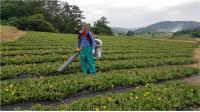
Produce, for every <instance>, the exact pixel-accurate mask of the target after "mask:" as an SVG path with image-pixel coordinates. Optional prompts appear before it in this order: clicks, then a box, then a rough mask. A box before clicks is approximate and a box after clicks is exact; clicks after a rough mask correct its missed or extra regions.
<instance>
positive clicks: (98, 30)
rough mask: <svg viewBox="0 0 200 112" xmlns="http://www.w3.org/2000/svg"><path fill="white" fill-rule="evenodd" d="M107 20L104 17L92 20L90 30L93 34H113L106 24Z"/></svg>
mask: <svg viewBox="0 0 200 112" xmlns="http://www.w3.org/2000/svg"><path fill="white" fill-rule="evenodd" d="M108 23H109V22H108V21H107V18H106V17H101V18H100V19H99V20H97V21H96V22H94V27H92V31H93V32H94V33H95V34H102V35H113V33H112V30H111V28H110V27H109V26H107V24H108Z"/></svg>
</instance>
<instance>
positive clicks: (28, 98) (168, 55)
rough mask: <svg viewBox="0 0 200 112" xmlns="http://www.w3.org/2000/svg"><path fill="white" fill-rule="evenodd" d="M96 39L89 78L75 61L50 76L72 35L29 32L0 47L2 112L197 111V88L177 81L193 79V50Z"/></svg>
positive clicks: (68, 50) (68, 51) (71, 46)
mask: <svg viewBox="0 0 200 112" xmlns="http://www.w3.org/2000/svg"><path fill="white" fill-rule="evenodd" d="M98 38H99V39H101V40H102V41H103V47H102V57H101V58H100V59H98V60H95V63H96V70H97V74H96V76H95V77H91V76H89V75H88V76H87V77H83V76H82V74H81V69H80V65H79V60H76V61H75V62H73V63H72V64H71V65H70V66H69V67H68V68H66V69H65V71H64V72H63V73H58V72H57V71H56V70H57V69H58V68H59V67H60V66H61V65H62V64H63V63H64V62H65V61H66V60H67V59H68V58H69V56H71V55H72V54H73V53H74V51H75V48H76V46H77V36H76V35H72V34H59V33H46V32H33V31H30V32H27V33H26V35H25V36H23V37H21V38H19V39H18V40H16V41H12V42H1V62H0V65H1V74H0V77H1V84H0V86H1V107H2V109H3V110H9V109H11V110H15V109H16V110H96V111H99V110H183V109H188V108H190V107H195V106H197V107H199V106H200V87H199V86H196V85H193V84H190V83H188V82H186V81H184V80H183V79H184V78H187V77H193V76H196V75H198V74H199V70H198V69H197V68H194V67H191V66H190V65H192V64H194V63H196V60H194V59H193V51H194V50H195V49H196V48H197V47H198V46H197V45H196V44H193V43H188V42H180V41H161V40H153V39H149V38H131V37H120V36H119V37H114V36H99V37H98ZM119 88H120V89H119ZM127 88H129V89H127ZM82 93H84V94H87V95H88V96H87V95H86V96H87V97H84V95H79V94H82ZM97 93H98V95H95V94H97ZM76 96H79V98H76ZM73 97H74V99H73ZM69 98H72V99H73V100H72V101H68V100H69ZM41 102H46V103H41ZM54 102H55V103H54Z"/></svg>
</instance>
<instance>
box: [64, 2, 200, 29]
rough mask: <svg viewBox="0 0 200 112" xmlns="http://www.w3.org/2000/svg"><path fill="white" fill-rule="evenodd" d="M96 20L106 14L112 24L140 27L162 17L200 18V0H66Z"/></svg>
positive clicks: (188, 19) (176, 19)
mask: <svg viewBox="0 0 200 112" xmlns="http://www.w3.org/2000/svg"><path fill="white" fill-rule="evenodd" d="M63 1H67V2H68V3H69V4H71V5H77V6H79V7H80V9H81V10H82V11H83V12H84V13H83V14H84V15H85V17H86V19H85V20H84V21H86V22H89V23H93V22H94V21H96V20H97V19H99V18H100V17H102V16H105V17H106V18H107V19H108V21H110V23H109V26H114V27H124V28H138V27H144V26H146V25H149V24H152V23H156V22H159V21H168V20H169V21H200V0H63Z"/></svg>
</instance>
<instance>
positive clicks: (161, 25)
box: [135, 21, 200, 32]
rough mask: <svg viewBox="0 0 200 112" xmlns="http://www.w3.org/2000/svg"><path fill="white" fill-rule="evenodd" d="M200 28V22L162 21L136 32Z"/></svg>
mask: <svg viewBox="0 0 200 112" xmlns="http://www.w3.org/2000/svg"><path fill="white" fill-rule="evenodd" d="M197 27H200V22H195V21H162V22H158V23H155V24H151V25H149V26H147V27H144V28H139V29H136V30H135V32H177V31H180V30H188V29H194V28H197Z"/></svg>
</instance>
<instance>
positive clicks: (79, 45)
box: [77, 35, 81, 48]
mask: <svg viewBox="0 0 200 112" xmlns="http://www.w3.org/2000/svg"><path fill="white" fill-rule="evenodd" d="M79 36H80V35H79ZM77 47H78V48H80V47H81V38H79V37H78V45H77Z"/></svg>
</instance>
